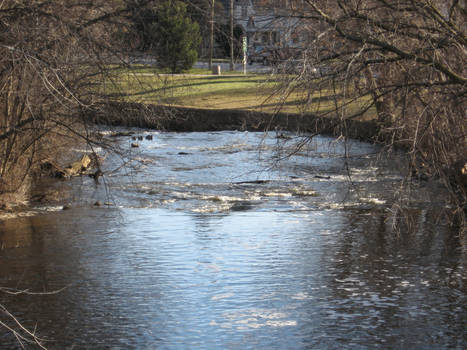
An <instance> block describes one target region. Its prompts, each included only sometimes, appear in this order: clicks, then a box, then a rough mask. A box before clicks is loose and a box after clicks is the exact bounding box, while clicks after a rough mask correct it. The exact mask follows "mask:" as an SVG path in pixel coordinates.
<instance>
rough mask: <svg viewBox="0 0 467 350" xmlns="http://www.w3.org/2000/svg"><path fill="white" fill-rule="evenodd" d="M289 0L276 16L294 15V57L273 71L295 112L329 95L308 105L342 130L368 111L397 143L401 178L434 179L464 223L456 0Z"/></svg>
mask: <svg viewBox="0 0 467 350" xmlns="http://www.w3.org/2000/svg"><path fill="white" fill-rule="evenodd" d="M294 4H295V5H294V6H290V9H289V10H288V12H287V13H286V14H283V16H289V17H291V18H294V19H296V22H295V23H296V29H297V30H298V31H299V33H300V35H301V41H300V47H301V50H302V56H301V60H299V61H296V60H295V61H294V62H293V63H294V65H295V66H294V70H293V74H284V75H283V77H284V84H283V86H282V90H281V93H283V94H286V95H287V94H290V93H292V92H294V93H301V94H302V97H303V107H304V110H307V107H310V108H311V106H317V101H318V100H319V101H324V100H325V98H329V101H332V103H329V107H328V108H316V109H315V110H314V111H313V112H314V113H315V114H317V115H320V116H322V117H333V118H336V127H338V128H339V130H340V131H341V132H342V134H343V135H345V134H346V128H347V126H348V123H349V121H351V120H356V119H368V118H374V116H375V117H376V121H377V123H378V125H379V130H380V133H379V137H378V139H377V141H381V142H383V143H384V144H385V145H386V146H387V149H392V148H394V147H402V148H404V149H405V150H407V153H408V155H409V157H410V162H409V166H408V168H409V169H408V174H409V175H410V176H416V177H420V176H423V177H428V178H438V179H440V181H441V182H442V183H444V185H445V186H446V188H447V189H448V190H449V193H450V194H451V195H450V206H452V208H453V210H452V211H451V214H454V216H453V217H452V218H454V217H455V218H457V219H458V220H460V221H458V222H459V223H460V224H461V228H462V227H463V228H464V230H465V214H466V210H467V209H466V205H467V193H466V185H467V123H466V114H465V111H466V109H467V108H466V107H467V103H466V83H467V76H466V64H465V62H466V58H467V50H466V43H467V38H466V23H467V21H466V19H467V9H466V2H465V0H398V1H386V0H345V1H343V0H305V1H303V2H300V1H298V2H294ZM297 62H298V63H299V67H298V68H297V67H296V65H297ZM282 69H283V70H284V71H285V73H290V70H287V69H290V66H287V65H283V67H282ZM309 110H310V109H308V111H309Z"/></svg>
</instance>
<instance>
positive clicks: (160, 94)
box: [104, 65, 371, 119]
mask: <svg viewBox="0 0 467 350" xmlns="http://www.w3.org/2000/svg"><path fill="white" fill-rule="evenodd" d="M278 87H279V81H277V80H275V77H274V76H271V75H269V74H251V73H249V74H247V75H243V74H241V73H239V72H226V73H225V74H223V75H221V76H216V75H212V74H210V71H209V70H207V69H192V70H190V71H189V72H187V73H185V74H180V75H171V74H164V73H161V72H160V71H158V70H155V69H154V68H152V67H148V66H143V65H135V66H132V67H131V69H128V68H127V69H121V68H116V69H115V71H114V75H113V77H112V79H109V80H108V81H107V82H106V84H105V86H104V88H105V90H104V91H105V93H107V94H111V95H113V96H115V98H116V99H119V100H124V101H129V102H140V103H151V104H165V105H171V106H183V107H192V108H203V109H242V110H256V111H262V112H270V113H272V112H276V111H278V110H279V109H280V111H282V112H288V113H314V114H316V113H326V112H329V113H331V112H332V111H333V110H334V107H335V99H334V96H335V94H334V92H333V91H332V90H321V91H320V92H314V93H309V92H308V91H303V90H300V89H298V90H296V91H294V92H292V93H290V94H288V95H287V96H285V95H284V93H278V91H279V89H278ZM339 102H340V103H343V98H342V97H340V98H339ZM346 102H347V103H348V106H347V112H348V113H352V112H353V111H354V110H356V109H358V108H359V107H360V106H361V104H362V103H365V102H367V101H365V100H362V99H360V100H358V101H346ZM370 114H371V113H368V115H370ZM365 119H367V118H365Z"/></svg>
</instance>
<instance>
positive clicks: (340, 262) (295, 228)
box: [0, 130, 467, 350]
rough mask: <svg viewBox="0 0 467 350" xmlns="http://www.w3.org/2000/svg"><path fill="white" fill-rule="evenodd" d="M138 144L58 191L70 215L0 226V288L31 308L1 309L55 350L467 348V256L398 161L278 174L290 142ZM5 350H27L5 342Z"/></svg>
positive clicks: (9, 302)
mask: <svg viewBox="0 0 467 350" xmlns="http://www.w3.org/2000/svg"><path fill="white" fill-rule="evenodd" d="M135 132H136V133H137V134H138V135H141V136H143V140H141V141H138V140H136V141H133V140H131V138H130V137H121V138H119V139H117V140H116V142H117V143H118V144H119V145H120V146H121V147H122V148H123V149H126V150H127V151H128V152H131V157H128V155H125V154H124V155H122V156H117V155H108V156H107V158H106V161H105V169H104V172H105V176H104V178H103V181H101V183H100V184H98V185H96V184H95V183H94V181H93V179H91V178H88V177H81V178H76V179H74V180H73V181H71V182H61V183H58V184H57V186H58V187H59V189H60V190H61V191H69V193H70V196H71V197H70V200H71V209H70V210H59V209H60V208H61V204H59V203H55V204H47V205H45V204H44V205H41V206H38V207H36V208H33V209H32V210H30V211H29V212H27V213H23V214H24V215H22V216H21V217H17V218H11V219H8V220H6V219H4V220H3V221H0V246H1V250H0V287H2V288H3V290H4V291H10V292H11V291H13V290H27V291H28V292H29V293H23V294H19V295H11V294H6V293H0V304H1V305H3V306H4V307H5V308H6V309H8V310H9V311H10V312H11V313H12V314H14V315H15V316H16V317H17V318H18V320H20V321H21V322H23V323H24V325H26V326H28V327H30V328H34V327H37V332H38V334H39V335H40V336H42V337H43V338H45V339H47V341H46V342H45V343H44V344H45V345H46V346H47V347H48V348H49V349H287V350H288V349H291V350H292V349H463V348H464V347H465V344H466V343H467V328H466V324H467V302H466V301H467V298H466V296H467V284H466V282H467V274H466V267H467V260H466V255H467V254H466V251H465V246H463V245H462V244H461V239H460V238H459V237H457V236H456V235H455V234H454V233H453V232H451V230H450V228H449V227H448V226H446V225H444V224H443V220H442V218H440V216H439V214H440V212H442V210H443V204H442V203H443V202H442V198H441V199H439V197H438V194H437V193H436V192H437V191H436V188H434V187H435V186H432V185H429V184H426V183H414V185H413V193H411V195H410V196H409V193H407V191H405V190H404V191H402V190H401V189H400V188H399V180H400V179H401V176H402V175H403V174H400V170H399V169H400V168H401V165H400V164H401V160H400V159H398V157H397V154H396V155H393V156H392V157H391V158H384V157H381V155H380V150H379V149H378V147H377V146H373V145H370V144H367V143H361V142H357V141H353V142H349V143H347V144H346V143H344V142H343V141H337V140H335V139H332V138H327V137H322V136H319V137H315V138H314V140H313V141H312V142H310V143H307V144H306V146H305V147H304V148H303V149H301V150H300V151H297V152H295V153H294V155H293V156H291V157H287V155H288V152H292V150H293V149H292V148H290V147H289V145H291V144H292V143H293V142H292V141H297V140H289V139H288V137H287V135H285V137H283V136H284V135H279V136H281V137H277V136H278V135H276V134H270V135H265V134H262V133H252V132H213V133H169V132H167V133H161V132H155V131H144V130H135ZM148 135H150V137H152V140H148V139H146V138H145V137H146V136H148ZM150 137H149V138H150ZM135 142H138V144H139V147H137V148H132V147H131V143H135ZM345 154H347V157H344V155H345ZM130 159H134V161H130ZM123 163H125V165H124V166H121V165H122V164H123ZM398 191H399V192H398ZM394 193H398V197H399V198H404V199H405V202H404V203H405V204H404V205H406V206H407V208H406V210H405V211H404V212H405V214H406V217H405V218H404V219H403V220H400V222H397V223H396V222H395V221H394V220H392V215H391V213H393V212H394V210H395V208H396V206H395V202H394ZM437 198H438V199H437ZM96 201H101V202H102V203H107V204H109V205H102V206H100V207H96V206H93V203H94V202H96ZM394 224H397V225H395V226H396V227H395V229H394ZM44 292H45V293H46V294H40V293H44ZM31 293H32V294H31ZM37 293H39V294H37ZM0 321H2V322H6V323H8V324H10V325H12V322H11V319H9V317H7V316H6V315H4V314H2V313H0ZM0 348H1V349H17V348H20V347H19V345H18V341H17V340H16V339H15V338H14V336H12V335H11V333H10V332H8V331H6V329H4V328H0ZM27 348H31V349H35V347H34V346H32V345H27Z"/></svg>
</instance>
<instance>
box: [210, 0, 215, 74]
mask: <svg viewBox="0 0 467 350" xmlns="http://www.w3.org/2000/svg"><path fill="white" fill-rule="evenodd" d="M214 2H215V0H212V1H211V28H210V31H209V70H212V54H213V51H214Z"/></svg>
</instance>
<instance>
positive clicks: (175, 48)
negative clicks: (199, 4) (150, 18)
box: [149, 0, 201, 73]
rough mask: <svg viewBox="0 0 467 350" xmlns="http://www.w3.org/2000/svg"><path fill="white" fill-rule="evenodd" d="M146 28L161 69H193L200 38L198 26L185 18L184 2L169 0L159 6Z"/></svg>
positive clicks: (175, 70) (177, 71) (174, 70)
mask: <svg viewBox="0 0 467 350" xmlns="http://www.w3.org/2000/svg"><path fill="white" fill-rule="evenodd" d="M149 28H150V33H151V37H152V41H153V45H152V46H153V48H154V49H153V50H154V55H155V57H156V60H157V65H158V66H159V67H160V68H168V69H169V70H170V71H171V72H172V73H180V72H183V71H185V70H188V69H190V68H191V67H192V66H193V64H194V63H195V62H196V60H197V59H198V47H199V44H200V41H201V37H200V34H199V25H198V23H196V22H192V21H191V19H190V18H189V17H188V16H187V13H186V5H185V4H184V3H182V2H180V1H170V0H169V1H166V2H164V3H162V4H161V5H160V6H159V7H158V8H157V10H156V16H155V21H154V22H153V23H152V24H151V25H150V27H149Z"/></svg>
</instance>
